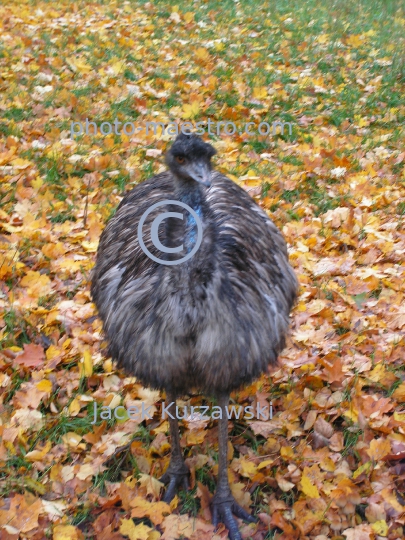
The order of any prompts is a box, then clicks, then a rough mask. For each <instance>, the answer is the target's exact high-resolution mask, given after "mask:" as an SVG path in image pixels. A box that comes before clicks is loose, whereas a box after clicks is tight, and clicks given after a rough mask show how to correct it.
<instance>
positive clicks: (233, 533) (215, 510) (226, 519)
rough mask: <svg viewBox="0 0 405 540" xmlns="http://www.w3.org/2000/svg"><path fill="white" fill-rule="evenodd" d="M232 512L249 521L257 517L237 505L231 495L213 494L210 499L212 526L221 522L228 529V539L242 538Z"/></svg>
mask: <svg viewBox="0 0 405 540" xmlns="http://www.w3.org/2000/svg"><path fill="white" fill-rule="evenodd" d="M232 514H234V515H235V516H236V517H238V518H241V519H243V520H244V521H248V522H249V523H256V522H257V518H255V517H254V516H251V515H250V514H249V513H248V512H246V510H245V509H244V508H242V507H241V506H239V504H238V503H237V502H236V501H235V499H234V497H233V496H232V495H228V496H227V497H221V496H216V495H215V496H214V499H213V501H212V523H213V525H214V527H217V526H218V523H219V522H221V523H223V524H224V525H225V527H226V528H227V529H228V531H229V533H228V534H229V539H230V540H242V536H241V534H240V532H239V528H238V525H237V523H236V520H235V518H234V517H233V515H232Z"/></svg>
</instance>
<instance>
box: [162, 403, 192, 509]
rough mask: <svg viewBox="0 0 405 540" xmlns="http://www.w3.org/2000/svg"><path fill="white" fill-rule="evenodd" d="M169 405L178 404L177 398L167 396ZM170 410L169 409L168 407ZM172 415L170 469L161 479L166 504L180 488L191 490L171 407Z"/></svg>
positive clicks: (170, 421) (188, 472)
mask: <svg viewBox="0 0 405 540" xmlns="http://www.w3.org/2000/svg"><path fill="white" fill-rule="evenodd" d="M167 399H168V403H169V404H170V403H172V401H174V403H176V397H175V396H173V395H169V394H168V395H167ZM166 409H168V407H166ZM169 412H170V414H171V415H172V416H174V418H171V416H169V425H170V439H171V448H172V452H171V456H170V463H169V467H168V468H167V470H166V472H165V473H164V475H163V476H162V478H161V479H160V481H161V482H163V483H164V484H165V485H166V486H167V487H166V493H165V494H164V496H163V498H162V500H163V501H164V502H166V503H170V501H171V500H172V499H173V497H174V496H175V495H176V492H177V491H178V489H179V488H183V489H184V490H188V489H189V488H190V485H189V482H188V477H189V474H190V471H189V470H188V467H187V466H186V464H185V463H184V459H183V454H182V452H181V447H180V437H179V424H178V421H177V418H176V416H175V415H173V408H172V407H170V410H169Z"/></svg>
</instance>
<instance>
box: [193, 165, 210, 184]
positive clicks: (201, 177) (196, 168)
mask: <svg viewBox="0 0 405 540" xmlns="http://www.w3.org/2000/svg"><path fill="white" fill-rule="evenodd" d="M189 174H190V176H191V178H192V179H193V180H195V181H196V182H199V183H200V184H202V185H203V186H206V187H210V185H211V170H210V168H209V166H208V165H207V164H206V163H203V162H197V163H193V164H192V165H191V167H190V171H189Z"/></svg>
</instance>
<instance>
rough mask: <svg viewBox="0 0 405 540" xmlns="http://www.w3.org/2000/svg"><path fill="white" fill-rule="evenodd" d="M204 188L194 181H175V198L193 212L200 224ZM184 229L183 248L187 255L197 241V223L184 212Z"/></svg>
mask: <svg viewBox="0 0 405 540" xmlns="http://www.w3.org/2000/svg"><path fill="white" fill-rule="evenodd" d="M204 189H205V188H204V187H203V186H201V185H200V184H198V183H197V182H195V181H194V180H189V181H185V180H181V181H176V189H175V198H176V200H178V201H181V202H183V203H185V204H187V205H188V206H189V207H190V208H192V209H193V210H194V212H195V213H196V214H197V216H198V217H199V218H200V220H201V222H202V221H203V220H204V206H205V195H204V192H203V190H204ZM184 219H185V229H184V247H185V250H186V253H189V252H190V251H191V250H192V249H193V247H194V245H195V243H196V241H197V223H196V221H195V219H194V217H193V216H192V215H191V214H190V213H189V212H187V210H184Z"/></svg>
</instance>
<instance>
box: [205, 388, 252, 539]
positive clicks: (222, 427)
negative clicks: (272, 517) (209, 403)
mask: <svg viewBox="0 0 405 540" xmlns="http://www.w3.org/2000/svg"><path fill="white" fill-rule="evenodd" d="M228 403H229V396H228V395H225V396H221V397H220V398H219V400H218V405H219V406H220V407H221V409H222V418H220V420H219V435H218V443H219V453H218V458H219V459H218V484H217V490H216V492H215V495H214V498H213V500H212V522H213V524H214V525H215V527H216V526H217V525H218V523H219V522H222V523H223V524H224V525H225V526H226V528H227V529H228V531H229V538H230V540H242V536H241V534H240V532H239V529H238V525H237V523H236V520H235V518H234V517H233V514H234V515H235V516H236V517H239V518H242V519H244V520H245V521H249V522H250V523H254V522H256V521H257V519H256V518H254V517H253V516H251V515H250V514H248V513H247V512H246V510H244V509H243V508H242V507H241V506H239V504H238V503H237V502H236V501H235V498H234V497H233V495H232V493H231V489H230V487H229V481H228V416H227V414H226V407H227V405H228Z"/></svg>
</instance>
